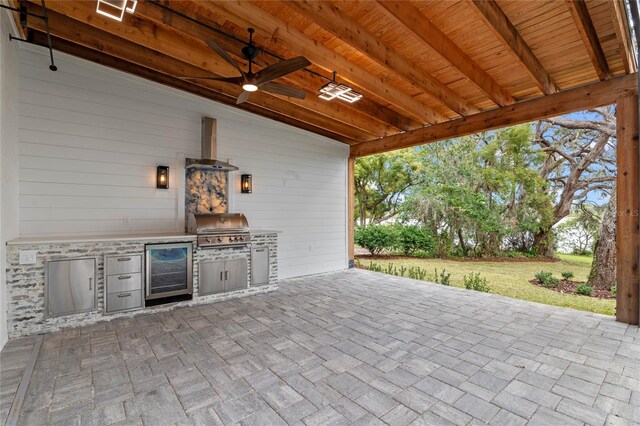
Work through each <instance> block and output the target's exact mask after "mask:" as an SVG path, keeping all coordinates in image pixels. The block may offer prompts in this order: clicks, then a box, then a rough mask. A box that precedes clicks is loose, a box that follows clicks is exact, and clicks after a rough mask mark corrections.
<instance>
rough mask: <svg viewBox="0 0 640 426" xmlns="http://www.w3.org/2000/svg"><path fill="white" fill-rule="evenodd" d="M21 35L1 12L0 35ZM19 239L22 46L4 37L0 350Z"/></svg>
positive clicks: (0, 72) (0, 71) (0, 55)
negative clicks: (10, 261)
mask: <svg viewBox="0 0 640 426" xmlns="http://www.w3.org/2000/svg"><path fill="white" fill-rule="evenodd" d="M8 33H11V34H17V33H18V32H17V28H16V27H15V25H13V20H12V18H11V17H10V16H9V12H8V11H0V34H8ZM17 236H18V45H17V44H16V43H15V42H11V41H9V38H8V37H6V36H5V37H0V349H2V347H3V346H4V344H5V342H6V341H7V309H6V300H7V299H6V296H7V294H6V267H5V266H6V265H5V263H6V261H5V259H6V244H5V243H6V242H7V241H8V240H12V239H14V238H16V237H17Z"/></svg>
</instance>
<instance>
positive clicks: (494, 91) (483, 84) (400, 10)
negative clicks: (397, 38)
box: [378, 0, 515, 106]
mask: <svg viewBox="0 0 640 426" xmlns="http://www.w3.org/2000/svg"><path fill="white" fill-rule="evenodd" d="M378 4H379V5H381V6H382V8H384V9H385V10H386V11H387V12H389V15H390V16H392V17H394V18H395V19H396V20H397V21H398V22H399V23H401V24H402V25H403V26H404V27H405V28H406V29H407V30H409V31H410V32H412V33H413V34H415V35H416V36H417V37H418V38H419V39H420V40H422V41H423V42H424V43H426V44H428V45H429V46H431V48H432V49H433V50H435V51H436V52H438V53H439V54H440V56H442V57H443V58H444V59H446V60H447V61H448V62H449V63H450V64H451V65H453V66H454V67H456V68H457V69H458V70H459V71H460V72H462V73H463V74H464V75H465V76H467V78H468V79H469V80H470V81H471V82H472V83H473V84H475V85H476V86H477V87H478V88H479V89H480V90H482V91H483V92H484V93H485V94H486V95H487V96H488V97H489V98H490V99H491V100H493V102H495V103H496V104H498V105H499V106H506V105H511V104H513V103H514V102H515V99H514V98H513V97H512V96H511V95H510V94H509V93H507V92H506V91H505V90H504V89H503V88H502V87H500V85H499V84H498V83H496V82H495V80H494V79H493V78H492V77H491V76H490V75H489V74H488V73H487V72H486V71H484V70H483V69H482V68H480V66H479V65H478V64H477V63H475V62H474V61H473V60H472V59H471V58H470V57H469V56H468V55H467V54H466V53H464V52H463V51H462V49H460V48H459V47H458V45H456V44H455V43H454V42H453V41H451V39H450V38H449V37H447V36H446V35H445V34H444V33H443V32H442V31H440V29H439V28H438V27H437V26H436V25H435V24H434V23H433V22H431V20H430V19H429V18H427V17H426V16H424V14H422V12H420V10H419V9H418V8H417V7H416V6H414V5H413V4H412V3H411V2H409V1H380V0H379V1H378Z"/></svg>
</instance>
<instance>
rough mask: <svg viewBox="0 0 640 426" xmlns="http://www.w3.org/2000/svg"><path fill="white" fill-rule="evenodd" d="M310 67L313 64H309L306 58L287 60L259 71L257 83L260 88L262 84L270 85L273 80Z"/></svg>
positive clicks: (256, 77)
mask: <svg viewBox="0 0 640 426" xmlns="http://www.w3.org/2000/svg"><path fill="white" fill-rule="evenodd" d="M309 65H311V62H309V60H308V59H307V58H305V57H304V56H298V57H296V58H291V59H287V60H286V61H282V62H278V63H277V64H273V65H269V66H268V67H266V68H264V69H262V70H260V71H258V72H257V73H256V76H255V82H256V84H257V85H258V86H259V85H261V84H264V83H268V82H270V81H271V80H275V79H276V78H279V77H282V76H283V75H287V74H291V73H292V72H295V71H298V70H301V69H302V68H305V67H308V66H309Z"/></svg>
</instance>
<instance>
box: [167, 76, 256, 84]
mask: <svg viewBox="0 0 640 426" xmlns="http://www.w3.org/2000/svg"><path fill="white" fill-rule="evenodd" d="M176 78H179V79H180V80H212V81H222V82H224V83H233V84H241V83H243V82H244V77H204V76H203V77H176Z"/></svg>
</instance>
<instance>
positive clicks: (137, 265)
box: [104, 255, 142, 275]
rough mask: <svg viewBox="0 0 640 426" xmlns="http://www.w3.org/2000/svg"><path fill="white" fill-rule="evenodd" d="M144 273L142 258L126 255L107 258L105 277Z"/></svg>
mask: <svg viewBox="0 0 640 426" xmlns="http://www.w3.org/2000/svg"><path fill="white" fill-rule="evenodd" d="M141 271H142V256H140V255H124V256H109V257H107V261H106V265H105V267H104V274H105V275H122V274H134V273H136V272H141Z"/></svg>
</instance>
